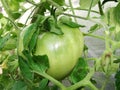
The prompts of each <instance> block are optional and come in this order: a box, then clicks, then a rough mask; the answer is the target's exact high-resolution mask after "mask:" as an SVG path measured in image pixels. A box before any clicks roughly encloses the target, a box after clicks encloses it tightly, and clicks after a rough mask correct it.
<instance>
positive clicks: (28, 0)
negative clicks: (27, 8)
mask: <svg viewBox="0 0 120 90" xmlns="http://www.w3.org/2000/svg"><path fill="white" fill-rule="evenodd" d="M26 2H28V3H30V4H32V5H34V6H38V5H37V4H35V3H34V2H32V1H30V0H26Z"/></svg>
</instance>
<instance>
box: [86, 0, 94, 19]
mask: <svg viewBox="0 0 120 90" xmlns="http://www.w3.org/2000/svg"><path fill="white" fill-rule="evenodd" d="M92 4H93V0H92V1H91V3H90V7H89V11H88V15H87V18H89V16H90V12H91V8H92Z"/></svg>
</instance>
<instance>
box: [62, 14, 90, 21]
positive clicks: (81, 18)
mask: <svg viewBox="0 0 120 90" xmlns="http://www.w3.org/2000/svg"><path fill="white" fill-rule="evenodd" d="M62 14H63V15H67V16H70V17H76V18H80V19H84V20H88V19H87V18H85V17H81V16H76V15H72V14H68V13H62Z"/></svg>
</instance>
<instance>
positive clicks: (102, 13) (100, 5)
mask: <svg viewBox="0 0 120 90" xmlns="http://www.w3.org/2000/svg"><path fill="white" fill-rule="evenodd" d="M98 7H99V12H100V15H104V12H103V9H102V4H101V2H100V0H99V2H98Z"/></svg>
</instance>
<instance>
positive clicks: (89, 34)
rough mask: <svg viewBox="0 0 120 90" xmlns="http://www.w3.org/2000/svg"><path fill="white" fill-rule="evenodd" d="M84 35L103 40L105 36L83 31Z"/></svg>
mask: <svg viewBox="0 0 120 90" xmlns="http://www.w3.org/2000/svg"><path fill="white" fill-rule="evenodd" d="M83 35H84V36H91V37H94V38H98V39H101V40H105V38H104V37H103V36H98V35H94V34H91V33H83Z"/></svg>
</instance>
